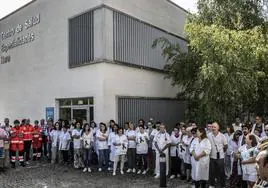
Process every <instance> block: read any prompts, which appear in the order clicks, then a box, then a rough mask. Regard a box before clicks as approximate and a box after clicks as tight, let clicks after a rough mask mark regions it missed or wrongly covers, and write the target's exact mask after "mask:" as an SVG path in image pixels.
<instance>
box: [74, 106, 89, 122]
mask: <svg viewBox="0 0 268 188" xmlns="http://www.w3.org/2000/svg"><path fill="white" fill-rule="evenodd" d="M72 112H73V113H72V116H73V117H72V119H76V120H79V121H82V122H83V121H84V120H85V121H87V122H89V120H90V118H89V108H88V107H84V108H81V107H80V108H72Z"/></svg>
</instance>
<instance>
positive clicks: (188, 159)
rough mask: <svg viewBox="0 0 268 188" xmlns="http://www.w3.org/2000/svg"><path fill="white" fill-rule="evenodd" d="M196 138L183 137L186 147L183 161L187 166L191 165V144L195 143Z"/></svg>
mask: <svg viewBox="0 0 268 188" xmlns="http://www.w3.org/2000/svg"><path fill="white" fill-rule="evenodd" d="M193 139H194V137H193V136H191V137H190V138H189V137H188V136H185V137H183V140H182V142H183V144H184V146H185V154H184V157H183V161H184V163H186V164H191V156H190V145H191V142H192V141H193Z"/></svg>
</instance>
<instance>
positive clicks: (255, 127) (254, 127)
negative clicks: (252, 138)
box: [251, 116, 266, 137]
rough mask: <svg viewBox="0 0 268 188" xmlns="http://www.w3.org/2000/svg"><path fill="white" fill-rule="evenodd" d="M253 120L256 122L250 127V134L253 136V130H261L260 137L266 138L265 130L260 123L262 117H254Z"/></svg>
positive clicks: (261, 122)
mask: <svg viewBox="0 0 268 188" xmlns="http://www.w3.org/2000/svg"><path fill="white" fill-rule="evenodd" d="M255 120H256V123H255V124H254V125H253V127H252V130H251V134H254V132H255V129H259V130H261V137H264V136H266V133H265V129H264V123H263V121H262V117H261V116H256V119H255Z"/></svg>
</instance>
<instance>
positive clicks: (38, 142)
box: [33, 126, 42, 149]
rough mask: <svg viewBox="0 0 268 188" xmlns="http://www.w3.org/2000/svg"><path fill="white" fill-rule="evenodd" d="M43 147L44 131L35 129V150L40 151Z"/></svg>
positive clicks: (36, 127) (38, 128)
mask: <svg viewBox="0 0 268 188" xmlns="http://www.w3.org/2000/svg"><path fill="white" fill-rule="evenodd" d="M41 146H42V129H41V128H40V127H38V126H35V127H34V128H33V149H38V148H40V147H41Z"/></svg>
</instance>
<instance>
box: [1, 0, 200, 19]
mask: <svg viewBox="0 0 268 188" xmlns="http://www.w3.org/2000/svg"><path fill="white" fill-rule="evenodd" d="M30 1H31V0H0V5H1V6H0V19H1V18H3V17H5V16H6V15H8V14H9V13H11V12H13V11H14V10H16V9H18V8H20V7H21V6H23V5H25V4H26V3H28V2H30ZM172 1H173V2H175V3H177V4H178V5H180V6H181V7H183V8H184V9H186V10H190V11H195V10H196V5H195V2H196V0H172Z"/></svg>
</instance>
